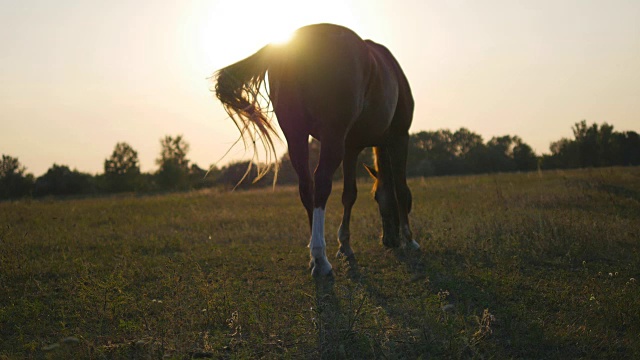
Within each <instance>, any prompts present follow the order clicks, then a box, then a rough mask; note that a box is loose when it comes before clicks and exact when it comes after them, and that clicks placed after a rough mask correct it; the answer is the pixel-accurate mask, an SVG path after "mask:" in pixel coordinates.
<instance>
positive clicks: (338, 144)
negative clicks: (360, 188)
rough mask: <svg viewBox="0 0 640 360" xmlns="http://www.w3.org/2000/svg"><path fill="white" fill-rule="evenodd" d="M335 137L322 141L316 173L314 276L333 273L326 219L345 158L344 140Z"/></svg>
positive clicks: (312, 229) (311, 243) (312, 256)
mask: <svg viewBox="0 0 640 360" xmlns="http://www.w3.org/2000/svg"><path fill="white" fill-rule="evenodd" d="M336 140H337V139H335V138H334V137H332V138H330V139H326V138H325V139H322V142H321V145H320V160H319V162H318V167H317V168H316V171H315V173H314V185H315V192H314V198H313V225H312V227H311V241H310V243H309V248H310V249H311V262H310V266H311V274H312V275H313V276H319V275H328V274H329V273H331V269H332V267H331V264H330V263H329V260H328V259H327V255H326V241H325V237H324V219H325V209H326V205H327V200H328V199H329V195H330V194H331V187H332V178H333V173H334V172H335V171H336V169H337V168H338V166H339V165H340V162H341V161H342V158H343V156H344V142H343V141H344V140H342V139H340V141H336Z"/></svg>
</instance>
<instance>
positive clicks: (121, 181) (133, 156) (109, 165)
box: [104, 142, 140, 192]
mask: <svg viewBox="0 0 640 360" xmlns="http://www.w3.org/2000/svg"><path fill="white" fill-rule="evenodd" d="M104 174H105V178H106V181H107V186H108V189H109V190H110V191H114V192H119V191H132V190H135V189H136V188H137V185H138V182H139V181H138V180H139V178H140V165H139V161H138V153H137V152H136V151H135V150H133V148H132V147H131V146H130V145H129V144H127V143H125V142H119V143H117V144H116V147H115V149H114V150H113V153H112V154H111V157H110V158H108V159H106V160H105V161H104Z"/></svg>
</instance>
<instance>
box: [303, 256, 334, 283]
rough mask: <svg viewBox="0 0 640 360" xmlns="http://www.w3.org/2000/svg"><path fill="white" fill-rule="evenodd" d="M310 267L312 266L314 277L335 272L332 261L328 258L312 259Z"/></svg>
mask: <svg viewBox="0 0 640 360" xmlns="http://www.w3.org/2000/svg"><path fill="white" fill-rule="evenodd" d="M309 267H310V268H311V276H313V277H314V278H317V277H321V276H331V275H332V274H333V272H332V269H333V268H332V267H331V263H329V261H328V260H327V259H326V258H324V259H323V258H317V259H311V262H310V263H309Z"/></svg>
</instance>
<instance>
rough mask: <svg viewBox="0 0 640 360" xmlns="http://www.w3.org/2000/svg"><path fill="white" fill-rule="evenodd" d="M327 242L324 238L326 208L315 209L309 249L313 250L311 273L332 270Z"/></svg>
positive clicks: (318, 273) (320, 273)
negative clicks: (327, 253) (327, 251)
mask: <svg viewBox="0 0 640 360" xmlns="http://www.w3.org/2000/svg"><path fill="white" fill-rule="evenodd" d="M326 246H327V245H326V242H325V239H324V209H322V208H315V209H313V225H312V226H311V241H309V249H310V252H311V274H312V275H314V276H315V275H327V274H329V272H331V264H330V263H329V260H327V255H326V252H325V249H326Z"/></svg>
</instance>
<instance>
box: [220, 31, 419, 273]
mask: <svg viewBox="0 0 640 360" xmlns="http://www.w3.org/2000/svg"><path fill="white" fill-rule="evenodd" d="M267 72H268V74H269V75H268V83H269V88H268V89H267V88H266V80H265V79H266V74H267ZM214 80H215V82H216V85H215V92H216V96H217V97H218V99H220V101H221V102H222V104H223V105H224V107H225V110H226V111H227V113H228V114H229V116H230V117H231V118H232V119H233V120H234V122H235V123H236V126H238V129H239V130H240V132H241V134H242V136H243V139H245V143H249V144H252V146H253V147H254V150H255V146H256V141H257V140H262V141H263V144H264V146H265V148H266V150H268V151H269V152H270V153H271V154H272V155H273V156H275V149H274V147H273V141H272V136H277V135H276V133H275V131H274V125H273V123H272V122H271V121H270V117H269V115H268V101H270V102H271V104H272V106H273V110H274V112H275V114H276V117H277V119H278V123H279V124H280V127H281V129H282V132H283V133H284V136H285V137H286V140H287V144H288V148H289V155H290V157H291V163H292V164H293V167H294V168H295V170H296V173H297V174H298V180H299V188H300V198H301V200H302V204H303V205H304V207H305V209H306V210H307V215H308V217H309V225H310V228H311V240H310V243H309V248H310V251H311V263H310V266H311V273H312V275H314V276H316V275H327V274H330V273H331V264H330V263H329V261H328V260H327V256H326V253H325V248H326V243H325V239H324V217H325V206H326V204H327V199H328V197H329V195H330V193H331V185H332V181H331V179H332V176H333V173H334V172H335V171H336V169H337V168H338V166H339V165H340V163H341V162H342V168H343V172H344V190H343V193H342V204H343V206H344V213H343V216H342V223H341V225H340V229H339V231H338V240H339V242H340V249H339V251H338V255H339V256H340V255H343V256H346V257H352V256H353V250H352V249H351V245H350V244H349V238H350V232H349V220H350V217H351V208H352V207H353V204H354V203H355V201H356V195H357V189H356V161H357V157H358V154H359V153H360V152H361V151H362V150H363V149H364V148H365V147H370V146H373V147H374V154H375V169H371V168H368V167H367V168H368V169H369V172H370V174H371V176H373V177H374V179H375V180H376V181H375V184H374V191H375V199H376V201H377V202H378V207H379V210H380V215H381V217H382V224H383V234H382V242H383V244H384V245H385V246H388V247H398V246H406V245H408V246H410V247H413V248H418V247H419V246H418V244H417V243H416V242H415V241H414V240H413V238H412V235H411V230H410V227H409V217H408V214H409V212H410V211H411V192H410V191H409V188H408V186H407V182H406V163H407V146H408V139H409V134H408V130H409V126H410V125H411V120H412V117H413V107H414V102H413V97H412V95H411V89H410V88H409V82H408V81H407V78H406V76H405V75H404V73H403V71H402V69H401V68H400V65H399V64H398V62H397V61H396V59H395V58H394V57H393V55H392V54H391V52H390V51H389V50H387V48H385V47H384V46H382V45H380V44H376V43H374V42H373V41H371V40H362V39H361V38H360V37H359V36H358V35H357V34H356V33H354V32H353V31H351V30H349V29H347V28H345V27H342V26H338V25H332V24H317V25H309V26H305V27H303V28H300V29H298V30H297V31H296V32H295V34H294V36H293V37H292V39H291V40H290V41H289V42H288V43H286V44H284V45H275V44H269V45H267V46H265V47H263V48H262V49H260V50H259V51H258V52H256V53H255V54H253V55H251V56H249V57H248V58H246V59H244V60H241V61H239V62H237V63H235V64H233V65H230V66H227V67H225V68H223V69H221V70H219V71H217V72H216V74H215V75H214ZM265 93H266V95H265V96H263V95H262V94H265ZM310 135H311V136H313V137H314V138H316V139H318V140H319V141H320V143H321V149H320V160H319V163H318V166H317V168H316V169H315V172H314V177H313V180H312V178H311V174H310V172H309V151H308V142H309V136H310Z"/></svg>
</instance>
